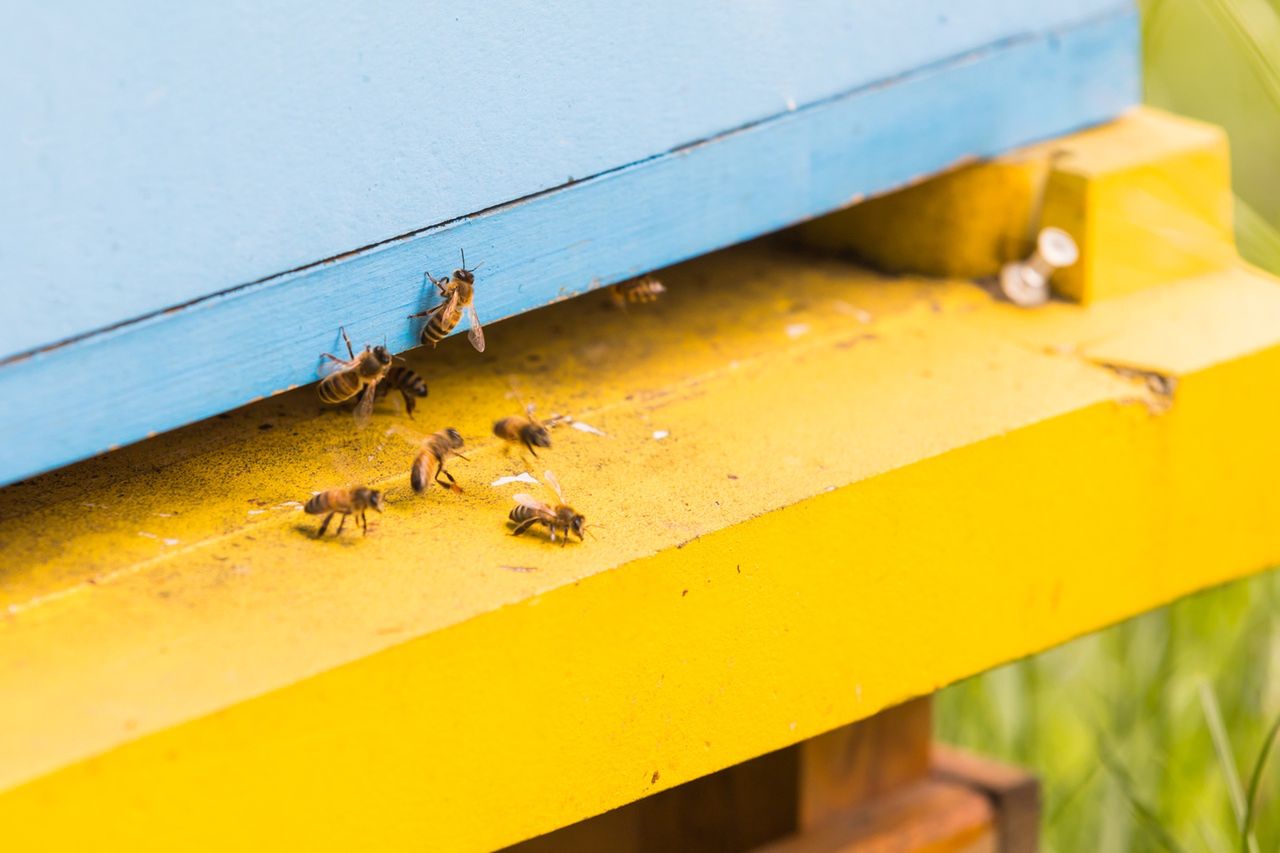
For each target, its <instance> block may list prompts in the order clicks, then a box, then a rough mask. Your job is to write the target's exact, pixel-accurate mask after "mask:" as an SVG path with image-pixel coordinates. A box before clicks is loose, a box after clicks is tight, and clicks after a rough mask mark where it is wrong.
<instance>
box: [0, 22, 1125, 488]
mask: <svg viewBox="0 0 1280 853" xmlns="http://www.w3.org/2000/svg"><path fill="white" fill-rule="evenodd" d="M1137 40H1138V22H1137V16H1136V10H1135V9H1134V8H1133V7H1132V5H1131V4H1130V3H1129V2H1117V0H1076V2H1049V0H1031V1H1030V2H1028V0H981V2H970V3H963V4H961V3H951V2H946V0H902V2H898V3H892V4H888V3H848V2H838V1H837V0H822V2H809V3H804V4H792V3H784V2H781V0H774V2H752V3H735V4H726V3H716V2H706V0H694V2H680V3H676V2H672V0H657V2H654V3H647V4H640V5H637V6H633V7H626V6H618V7H614V8H612V9H611V11H610V14H609V16H608V17H607V18H603V17H601V16H599V14H598V9H596V8H594V7H590V6H588V4H582V3H576V2H570V3H559V4H548V5H547V6H546V7H545V8H536V9H535V8H533V7H524V8H523V9H522V10H521V11H518V12H516V11H512V10H510V9H507V8H503V7H502V5H501V4H473V5H469V6H466V7H465V11H464V12H462V13H459V12H458V8H457V7H455V6H453V5H450V6H448V7H445V6H438V5H437V6H433V5H431V4H420V5H416V6H414V7H413V8H408V7H401V8H399V9H397V10H388V9H373V8H353V7H350V6H349V5H348V4H341V3H335V2H328V0H322V2H320V3H319V4H317V3H310V4H306V5H305V6H304V5H298V6H297V7H296V8H288V5H287V4H286V5H285V6H277V7H271V8H262V7H259V6H257V5H251V4H247V3H242V2H233V3H231V4H218V5H213V6H206V5H202V4H190V5H187V4H158V3H148V4H124V3H103V4H94V5H90V4H81V6H80V8H78V9H74V10H69V9H68V8H66V7H55V6H25V7H23V8H21V9H17V10H14V11H12V12H11V14H10V17H9V21H8V26H7V27H6V28H5V32H4V34H3V35H0V42H2V45H0V46H2V48H3V49H0V66H3V73H4V76H5V79H7V80H8V81H10V84H11V85H10V86H8V87H6V91H5V92H4V93H3V94H0V127H3V128H4V132H3V133H0V185H2V186H3V187H4V201H5V204H4V206H3V208H2V209H0V226H2V228H0V233H3V235H4V237H3V246H2V249H0V282H2V283H3V289H4V290H3V305H4V312H3V319H4V324H3V326H4V329H5V337H4V340H3V342H2V343H0V400H3V402H4V405H3V406H0V434H2V435H3V437H4V441H3V442H0V483H7V482H12V481H15V480H19V479H22V478H26V477H29V476H31V475H33V474H36V473H38V472H41V471H44V470H48V469H50V468H54V467H57V466H61V465H65V464H68V463H70V462H74V461H76V460H79V459H83V458H85V457H87V456H91V455H93V454H96V453H100V452H102V451H104V450H107V449H109V448H111V447H114V446H118V445H121V444H126V443H130V442H134V441H138V440H140V439H142V438H144V437H146V436H148V435H150V434H153V433H155V432H159V431H163V430H168V429H172V428H175V427H177V426H181V425H183V424H186V423H190V422H192V421H195V420H199V419H202V418H205V417H208V416H210V415H213V414H216V413H218V412H222V411H225V410H227V409H231V408H234V407H236V406H239V405H242V404H244V403H246V402H248V401H250V400H253V399H255V398H259V397H262V396H264V395H268V394H272V393H275V392H278V391H281V390H284V389H287V388H290V387H294V386H297V385H301V384H305V383H308V382H312V381H315V378H316V368H317V366H318V362H317V356H318V354H319V353H321V352H324V351H330V352H339V351H340V350H339V347H340V346H341V343H340V338H339V335H338V328H339V326H345V327H346V328H347V330H348V331H349V332H350V333H351V336H352V338H353V339H354V341H355V342H356V344H357V346H358V345H360V344H362V343H364V342H366V341H367V342H381V341H382V340H383V339H384V338H385V339H386V340H387V342H388V344H389V346H390V347H391V349H393V350H395V351H400V350H404V349H408V348H410V347H412V346H415V345H416V344H417V340H416V332H417V327H416V326H415V325H414V324H412V323H410V322H409V321H408V320H407V319H406V316H407V315H408V314H410V313H413V312H415V311H418V310H421V308H422V307H423V306H424V303H425V302H426V301H427V299H428V296H429V293H428V291H427V290H426V289H424V285H423V272H424V271H431V272H432V273H433V274H435V275H444V274H447V273H448V272H449V271H450V270H452V269H453V268H454V267H455V266H456V265H457V261H458V258H459V252H460V250H465V251H466V253H467V258H468V260H469V261H470V262H472V263H473V264H474V263H477V262H481V261H483V263H484V267H483V268H482V274H481V276H480V278H479V280H478V282H477V295H476V308H477V310H478V312H479V314H480V316H481V318H482V319H483V321H484V322H485V323H486V325H488V324H492V323H494V322H495V321H498V320H500V319H502V318H504V317H509V316H512V315H514V314H517V313H520V312H523V311H528V310H531V309H534V308H537V307H538V306H540V305H544V304H546V303H548V302H550V301H554V300H558V299H562V298H564V297H567V296H572V295H574V294H578V293H582V292H585V291H587V290H589V289H591V288H593V287H598V286H600V285H603V284H608V283H611V282H616V281H619V280H622V279H626V278H629V277H632V276H635V275H637V274H639V273H642V272H645V271H647V270H650V269H654V268H658V267H661V266H664V265H668V264H671V263H673V262H676V261H680V260H683V259H686V258H689V257H692V256H695V255H699V254H702V253H705V252H708V251H710V250H713V249H716V248H719V247H722V246H725V245H729V244H732V243H736V242H740V241H742V240H746V239H749V238H751V237H754V236H757V235H760V234H763V233H766V232H769V231H773V230H777V229H779V228H782V227H784V226H787V225H789V224H792V223H795V222H798V221H800V220H803V219H806V218H809V217H813V216H816V215H819V214H822V213H825V212H828V211H831V210H835V209H837V208H840V207H842V206H845V205H848V204H850V203H853V202H855V201H856V200H858V199H860V198H863V197H865V196H867V195H870V194H874V193H881V192H885V191H887V190H890V189H893V188H895V187H898V186H901V185H903V184H905V183H907V182H909V181H913V180H915V179H918V178H920V177H922V176H925V175H928V174H931V173H935V172H938V171H940V170H942V169H944V168H946V167H948V166H949V165H952V164H955V163H956V162H958V161H961V160H964V159H968V158H975V157H984V156H990V155H993V154H996V153H999V152H1001V151H1004V150H1006V149H1009V148H1011V147H1014V146H1017V145H1021V144H1024V143H1027V142H1030V141H1033V140H1036V139H1040V138H1045V137H1050V136H1055V135H1059V134H1062V133H1065V132H1067V131H1070V130H1073V129H1076V128H1079V127H1081V126H1084V125H1088V124H1092V123H1096V122H1099V121H1102V120H1105V119H1107V118H1110V117H1112V116H1114V115H1116V114H1117V113H1119V112H1120V111H1122V110H1123V109H1124V108H1126V107H1127V106H1129V105H1130V104H1131V103H1133V102H1134V101H1136V100H1137V97H1138V91H1139V82H1138V44H1137ZM463 328H465V324H463V325H462V326H461V327H460V330H461V329H463ZM500 336H501V330H500V328H499V329H497V330H493V331H491V332H490V338H491V342H492V341H493V340H494V339H500Z"/></svg>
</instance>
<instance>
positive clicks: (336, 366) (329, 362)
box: [316, 353, 355, 379]
mask: <svg viewBox="0 0 1280 853" xmlns="http://www.w3.org/2000/svg"><path fill="white" fill-rule="evenodd" d="M321 358H323V359H324V361H323V362H321V363H320V367H319V369H317V370H316V373H318V374H319V375H320V378H321V379H323V378H325V377H326V376H331V375H333V374H334V373H337V372H338V371H339V370H347V369H348V368H351V367H354V366H355V362H354V361H347V360H346V359H342V358H335V357H333V356H330V355H329V354H328V353H325V354H324V355H323V356H321Z"/></svg>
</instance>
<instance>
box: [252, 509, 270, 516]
mask: <svg viewBox="0 0 1280 853" xmlns="http://www.w3.org/2000/svg"><path fill="white" fill-rule="evenodd" d="M264 512H266V510H265V509H251V510H249V515H262V514H263V513H264Z"/></svg>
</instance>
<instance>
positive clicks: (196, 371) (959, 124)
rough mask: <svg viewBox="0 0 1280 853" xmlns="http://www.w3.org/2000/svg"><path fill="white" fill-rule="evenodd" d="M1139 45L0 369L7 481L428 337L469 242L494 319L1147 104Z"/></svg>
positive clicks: (498, 217) (889, 95)
mask: <svg viewBox="0 0 1280 853" xmlns="http://www.w3.org/2000/svg"><path fill="white" fill-rule="evenodd" d="M1136 39H1137V30H1136V17H1135V15H1134V14H1133V12H1132V11H1131V10H1129V9H1128V7H1127V6H1125V7H1124V8H1123V9H1122V10H1121V11H1119V12H1117V13H1115V14H1112V15H1107V16H1104V17H1100V18H1093V19H1090V20H1089V21H1087V22H1085V23H1082V24H1079V25H1076V26H1072V27H1069V28H1066V29H1061V30H1058V31H1055V32H1053V33H1051V34H1045V33H1040V34H1038V35H1037V34H1032V35H1027V36H1026V37H1024V38H1016V39H1008V40H1005V41H1001V42H999V43H997V44H994V45H989V46H987V47H986V48H984V49H982V50H980V51H978V52H974V53H969V54H966V55H965V56H962V57H958V58H953V59H951V60H948V61H944V62H941V63H938V64H935V65H932V66H930V67H928V68H927V69H923V70H921V71H919V72H916V73H913V74H909V75H907V76H904V77H901V78H897V79H895V80H894V81H893V82H892V83H890V84H885V85H878V86H874V87H869V88H864V89H859V90H856V91H853V92H849V93H846V94H843V95H839V96H836V97H832V98H830V99H827V100H824V101H820V102H817V103H815V104H813V105H811V106H809V107H806V108H801V109H798V110H797V111H796V112H794V113H786V114H784V115H782V116H779V117H776V118H773V119H771V120H768V121H764V122H762V123H759V124H755V125H753V126H751V127H748V128H745V129H742V130H740V131H737V132H733V133H729V134H726V135H723V136H718V137H716V138H714V139H711V140H709V141H707V142H704V143H701V144H697V145H693V146H691V147H687V148H683V149H680V150H678V151H675V152H672V153H670V154H667V155H664V156H659V157H656V158H653V159H649V160H645V161H643V162H639V163H636V164H634V165H632V166H629V167H627V168H624V169H621V170H617V171H613V172H609V173H607V174H604V175H601V176H599V177H597V178H594V179H591V180H587V181H583V182H581V183H577V184H574V185H572V186H570V187H567V188H565V189H562V190H556V191H553V192H550V193H547V194H544V195H540V196H537V197H534V198H530V199H526V200H524V201H522V202H520V203H517V204H512V205H508V206H505V207H500V208H497V209H495V210H491V211H488V212H486V213H483V214H480V215H476V216H472V217H464V218H462V219H458V220H455V221H452V222H450V223H448V224H446V225H443V226H441V227H438V228H433V229H428V230H426V231H423V232H421V233H418V234H415V235H413V236H411V237H407V238H404V239H401V240H397V241H393V242H391V243H387V244H385V245H382V246H379V247H377V248H374V249H371V250H368V251H364V252H360V253H357V254H354V255H351V256H349V257H344V258H342V259H340V260H335V261H332V262H329V263H325V264H321V265H318V266H314V267H310V268H308V269H305V270H302V271H299V272H295V273H290V274H287V275H284V276H280V277H278V278H274V279H271V280H270V281H266V282H262V283H259V284H255V285H253V286H249V287H244V288H241V289H238V290H236V291H234V292H231V293H228V294H225V295H221V296H217V297H213V298H208V299H203V300H201V301H198V302H195V303H192V304H190V305H187V306H185V307H182V308H179V309H175V310H172V311H166V312H164V313H161V314H157V315H154V316H151V317H149V318H148V319H145V320H141V321H139V322H135V323H131V324H128V325H125V326H122V327H120V328H116V329H112V330H110V331H106V332H103V333H100V334H95V335H92V336H90V337H88V338H85V339H83V340H79V341H76V342H73V343H71V344H68V345H65V346H61V347H58V348H55V349H51V350H48V351H43V352H40V353H37V354H35V355H32V356H30V357H26V358H22V359H19V360H15V361H10V362H9V363H6V364H3V365H0V400H3V401H4V402H5V403H6V405H5V406H3V407H0V435H4V436H5V438H6V441H5V442H4V444H3V447H2V449H0V483H5V482H11V481H14V480H18V479H21V478H24V477H27V476H30V475H31V474H34V473H37V472H39V471H43V470H47V469H49V468H52V467H56V466H59V465H64V464H67V463H69V462H73V461H76V460H78V459H83V458H85V457H87V456H91V455H93V454H96V453H100V452H102V451H104V450H107V449H110V448H112V447H114V446H118V445H122V444H127V443H130V442H134V441H137V440H139V439H142V438H144V437H146V436H148V435H151V434H153V433H155V432H160V431H164V430H168V429H172V428H174V427H176V426H180V425H182V424H186V423H190V422H192V421H195V420H199V419H201V418H205V417H208V416H210V415H212V414H215V413H218V412H222V411H226V410H228V409H231V408H234V407H236V406H239V405H242V404H244V403H246V402H248V401H250V400H253V399H255V398H258V397H262V396H266V395H269V394H272V393H275V392H278V391H281V390H283V389H287V388H290V387H294V386H296V385H300V384H305V383H308V382H312V381H314V379H315V375H316V373H315V372H316V369H317V367H318V366H319V363H320V361H319V354H320V353H321V352H324V351H334V348H335V347H336V346H338V345H339V338H338V334H337V328H338V326H339V325H344V324H345V325H346V327H347V329H348V330H349V331H350V332H351V334H352V337H353V339H355V341H356V342H357V344H359V343H363V342H365V341H379V340H382V339H383V337H384V336H386V338H387V340H388V342H389V344H390V345H391V347H392V348H393V349H394V350H404V349H407V348H409V347H411V346H413V345H414V344H415V343H416V338H415V332H416V330H417V326H415V325H413V324H411V323H409V322H408V321H407V320H406V319H405V317H406V315H407V314H409V313H411V312H413V311H416V310H419V309H420V308H421V307H423V302H424V299H426V298H427V296H428V292H427V290H426V289H424V288H423V287H422V272H423V270H424V269H430V270H433V271H435V272H436V273H441V272H445V271H448V270H449V269H451V268H452V267H453V265H454V264H455V262H456V258H457V253H458V250H459V249H460V248H465V249H466V250H467V257H468V259H469V260H471V261H472V262H473V263H474V262H479V261H482V260H483V261H484V262H485V266H484V268H483V269H482V271H481V275H480V278H479V280H478V283H477V297H476V300H477V302H476V304H477V308H478V310H479V312H480V315H481V317H482V319H484V320H485V321H486V322H489V323H492V322H493V321H495V320H497V319H500V318H503V317H507V316H511V315H514V314H517V313H520V312H523V311H527V310H530V309H532V308H535V307H537V306H540V305H544V304H546V303H548V302H551V301H556V300H559V299H563V298H566V297H569V296H572V295H575V294H578V293H582V292H585V291H587V290H589V289H591V288H592V287H594V286H598V285H600V284H607V283H609V282H612V281H617V280H621V279H624V278H628V277H630V276H633V275H635V274H637V273H640V272H643V271H645V270H648V269H654V268H658V267H662V266H665V265H668V264H671V263H673V262H676V261H678V260H681V259H685V258H688V257H691V256H694V255H698V254H701V253H704V252H707V251H709V250H711V249H714V248H717V247H720V246H724V245H727V244H731V243H735V242H738V241H741V240H744V239H747V238H750V237H753V236H756V235H759V234H762V233H765V232H768V231H772V230H776V229H779V228H782V227H784V226H786V225H789V224H791V223H794V222H796V221H799V220H803V219H805V218H807V217H810V216H813V215H816V214H819V213H823V212H826V211H829V210H833V209H835V208H838V207H841V206H843V205H846V204H848V203H850V202H851V201H854V200H856V199H858V198H860V197H861V196H863V195H865V194H868V193H875V192H881V191H884V190H887V189H890V188H892V187H896V186H900V185H902V184H904V183H907V182H909V181H912V180H914V179H917V178H919V177H920V176H922V175H927V174H930V173H934V172H937V171H939V170H940V169H943V168H944V167H946V166H947V165H949V164H952V163H955V162H956V161H958V160H962V159H965V158H970V157H981V156H987V155H992V154H995V153H998V152H1000V151H1004V150H1006V149H1008V148H1010V147H1013V146H1016V145H1019V144H1022V143H1025V142H1028V141H1030V140H1033V139H1037V138H1041V137H1045V136H1052V135H1056V134H1060V133H1064V132H1066V131H1068V130H1071V129H1073V128H1076V127H1080V126H1082V125H1087V124H1091V123H1095V122H1098V121H1101V120H1103V119H1105V118H1107V117H1109V116H1112V115H1114V114H1116V113H1117V112H1118V111H1120V110H1122V109H1123V108H1124V107H1125V106H1127V105H1128V104H1130V103H1132V102H1133V101H1134V100H1135V99H1136V96H1137V67H1136V56H1137V53H1136ZM1031 104H1034V105H1035V108H1034V109H1031V108H1029V105H1031ZM199 242H214V243H218V242H221V241H218V240H212V238H211V237H210V236H208V235H204V236H201V237H200V239H199ZM331 245H332V244H331ZM230 251H231V253H232V254H234V244H232V246H231V250H230ZM50 294H51V295H50V298H51V299H53V298H55V297H56V292H54V291H50ZM57 298H61V297H57ZM9 325H14V324H9ZM17 325H22V324H17ZM42 335H43V333H42ZM489 337H490V348H491V350H497V349H500V348H501V346H502V330H501V328H497V329H491V330H490V336H489ZM486 357H487V356H486Z"/></svg>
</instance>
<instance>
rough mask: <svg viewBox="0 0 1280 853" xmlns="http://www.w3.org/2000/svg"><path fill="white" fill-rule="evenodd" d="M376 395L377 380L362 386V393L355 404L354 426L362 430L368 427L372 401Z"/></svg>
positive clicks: (371, 412) (371, 413)
mask: <svg viewBox="0 0 1280 853" xmlns="http://www.w3.org/2000/svg"><path fill="white" fill-rule="evenodd" d="M377 393H378V380H376V379H375V380H373V381H372V382H370V383H369V384H368V385H366V386H364V392H363V393H361V395H360V402H359V403H357V404H356V411H355V417H356V426H357V427H360V428H361V429H363V428H364V427H366V426H368V425H369V418H370V417H371V416H372V415H373V400H374V397H375V396H377Z"/></svg>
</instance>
